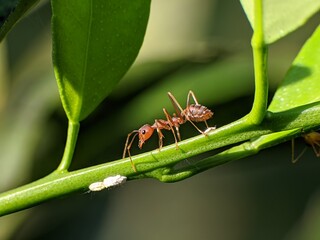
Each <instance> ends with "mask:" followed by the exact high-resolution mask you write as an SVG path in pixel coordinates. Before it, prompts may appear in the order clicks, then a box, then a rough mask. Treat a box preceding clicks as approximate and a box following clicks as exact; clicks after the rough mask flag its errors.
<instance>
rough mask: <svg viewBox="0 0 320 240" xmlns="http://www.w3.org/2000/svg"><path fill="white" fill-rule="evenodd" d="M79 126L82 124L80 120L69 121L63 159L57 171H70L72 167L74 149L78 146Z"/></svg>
mask: <svg viewBox="0 0 320 240" xmlns="http://www.w3.org/2000/svg"><path fill="white" fill-rule="evenodd" d="M79 128H80V124H79V123H78V122H76V123H74V122H72V121H69V123H68V135H67V141H66V146H65V149H64V153H63V156H62V160H61V162H60V165H59V166H58V168H57V170H56V171H58V172H59V171H68V168H69V167H70V164H71V162H72V157H73V153H74V149H75V147H76V143H77V138H78V133H79Z"/></svg>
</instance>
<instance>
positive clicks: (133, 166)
mask: <svg viewBox="0 0 320 240" xmlns="http://www.w3.org/2000/svg"><path fill="white" fill-rule="evenodd" d="M133 133H135V135H134V136H133V138H132V139H131V141H130V143H129V139H130V136H131V135H132V134H133ZM138 133H139V132H138V130H134V131H132V132H131V133H129V134H128V136H127V140H126V143H125V146H124V150H123V155H122V158H125V157H126V152H128V155H129V159H130V162H131V166H132V168H133V170H134V171H135V172H137V169H136V167H135V165H134V163H133V161H132V158H131V154H130V148H131V146H132V143H133V141H134V139H135V137H136V136H137V135H138Z"/></svg>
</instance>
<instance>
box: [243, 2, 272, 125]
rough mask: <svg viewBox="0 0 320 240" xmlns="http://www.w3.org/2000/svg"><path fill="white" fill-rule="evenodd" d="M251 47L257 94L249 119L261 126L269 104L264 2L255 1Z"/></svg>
mask: <svg viewBox="0 0 320 240" xmlns="http://www.w3.org/2000/svg"><path fill="white" fill-rule="evenodd" d="M251 46H252V50H253V62H254V78H255V94H254V101H253V106H252V109H251V112H250V113H249V115H248V116H247V119H248V121H249V122H250V123H251V124H260V123H261V122H262V120H263V119H264V117H265V114H266V111H267V103H268V102H267V101H268V77H267V61H268V48H267V46H266V44H265V42H264V30H263V6H262V0H255V1H254V33H253V36H252V40H251Z"/></svg>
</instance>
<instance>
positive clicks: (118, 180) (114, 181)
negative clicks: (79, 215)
mask: <svg viewBox="0 0 320 240" xmlns="http://www.w3.org/2000/svg"><path fill="white" fill-rule="evenodd" d="M126 181H127V177H126V176H121V175H115V176H111V177H107V178H105V179H104V180H103V182H94V183H91V184H90V185H89V190H90V191H92V192H98V191H101V190H103V189H105V188H111V187H116V186H119V185H121V184H124V183H125V182H126Z"/></svg>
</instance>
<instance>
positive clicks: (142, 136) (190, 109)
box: [122, 90, 215, 172]
mask: <svg viewBox="0 0 320 240" xmlns="http://www.w3.org/2000/svg"><path fill="white" fill-rule="evenodd" d="M168 96H169V99H170V100H171V103H172V105H173V107H174V109H175V111H176V113H174V114H173V115H172V116H170V114H169V113H168V112H167V110H166V109H165V108H163V112H164V114H165V116H166V120H163V119H156V120H155V121H154V124H153V125H149V124H145V125H143V126H142V127H141V128H139V129H138V130H133V131H132V132H131V133H129V134H128V137H127V140H126V144H125V147H124V151H123V156H122V158H125V157H126V152H128V155H129V157H130V161H131V164H132V167H133V169H134V171H135V172H136V171H137V170H136V168H135V166H134V164H133V162H132V159H131V154H130V148H131V145H132V143H133V141H134V139H135V137H136V136H139V144H138V146H139V148H140V149H141V148H142V146H143V144H144V143H145V142H146V141H147V140H148V139H149V138H150V137H151V136H152V134H153V132H154V130H157V133H158V137H159V151H160V150H161V148H162V146H163V141H162V139H163V138H164V136H163V134H162V132H161V130H162V129H164V130H171V132H172V134H173V137H174V141H175V144H176V148H177V149H178V148H179V147H178V140H179V141H181V136H180V131H179V127H180V125H181V124H184V123H186V122H187V121H188V122H190V123H191V124H192V125H193V126H194V127H195V128H196V129H197V130H198V131H199V132H200V133H201V134H204V135H206V133H207V132H209V131H210V130H212V129H215V127H209V126H208V124H207V122H206V121H207V120H208V119H210V118H211V117H212V116H213V112H212V111H211V110H210V109H208V108H207V107H205V106H203V105H200V104H199V103H198V101H197V99H196V97H195V95H194V93H193V92H192V91H191V90H190V91H189V93H188V97H187V107H186V109H182V107H181V106H180V104H179V103H178V101H177V100H176V99H175V97H174V96H173V95H172V94H171V93H170V92H168ZM190 97H192V99H193V101H194V102H195V104H190ZM194 122H204V123H205V124H206V126H207V129H206V130H205V131H204V132H203V131H201V130H200V129H199V128H198V127H197V126H196V125H195V124H194ZM173 128H175V130H176V132H175V131H174V129H173ZM133 133H134V136H133V137H132V139H131V141H130V142H129V139H130V136H131V135H132V134H133ZM177 137H178V140H177Z"/></svg>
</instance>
